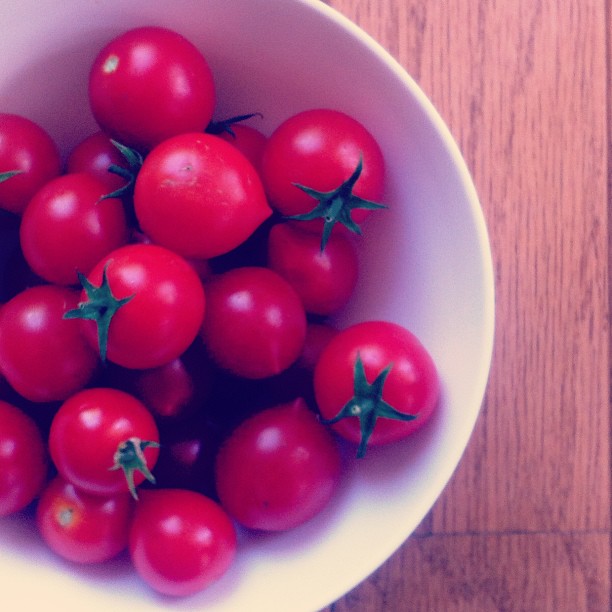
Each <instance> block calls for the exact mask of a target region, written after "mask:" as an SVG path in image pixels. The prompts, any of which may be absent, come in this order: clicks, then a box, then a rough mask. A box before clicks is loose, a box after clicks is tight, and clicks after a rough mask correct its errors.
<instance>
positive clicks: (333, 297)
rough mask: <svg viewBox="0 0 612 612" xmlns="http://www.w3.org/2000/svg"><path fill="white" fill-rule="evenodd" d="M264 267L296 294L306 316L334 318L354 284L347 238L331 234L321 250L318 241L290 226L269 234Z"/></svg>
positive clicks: (283, 225)
mask: <svg viewBox="0 0 612 612" xmlns="http://www.w3.org/2000/svg"><path fill="white" fill-rule="evenodd" d="M268 266H269V267H270V268H271V269H272V270H274V271H275V272H278V273H279V274H280V275H281V276H282V277H283V278H284V279H285V280H287V281H288V282H289V284H290V285H291V286H292V287H293V288H294V289H295V290H296V291H297V292H298V295H299V296H300V298H301V299H302V303H303V304H304V309H305V310H306V312H307V313H310V314H317V315H330V314H334V313H335V312H337V311H338V310H340V309H341V308H342V307H344V306H345V305H346V304H347V303H348V301H349V299H350V297H351V295H352V294H353V290H354V289H355V285H356V284H357V251H356V250H355V247H354V245H353V242H352V240H351V237H350V236H347V235H345V234H333V235H332V236H330V237H329V240H328V241H327V244H326V246H325V248H324V249H323V250H321V244H320V239H319V237H318V236H317V235H316V234H313V233H312V232H307V231H304V230H302V229H301V228H299V227H297V226H296V224H294V223H278V224H277V225H275V226H274V227H273V228H272V229H271V230H270V234H269V239H268Z"/></svg>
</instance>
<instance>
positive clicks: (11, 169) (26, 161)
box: [0, 113, 61, 214]
mask: <svg viewBox="0 0 612 612" xmlns="http://www.w3.org/2000/svg"><path fill="white" fill-rule="evenodd" d="M60 170H61V160H60V154H59V151H58V149H57V147H56V145H55V143H54V142H53V140H52V139H51V136H49V134H47V132H46V131H45V130H44V129H43V128H42V127H40V126H39V125H38V124H37V123H34V122H33V121H30V119H27V118H25V117H21V116H20V115H12V114H8V113H0V208H3V209H5V210H8V211H10V212H13V213H17V214H21V213H22V212H23V209H24V208H25V207H26V205H27V204H28V202H29V201H30V198H31V197H32V196H33V195H34V194H35V193H36V192H37V191H38V190H39V189H40V187H42V186H43V185H44V184H45V183H46V182H47V181H49V180H51V179H52V178H54V177H56V176H57V175H58V174H59V173H60ZM13 173H17V174H13Z"/></svg>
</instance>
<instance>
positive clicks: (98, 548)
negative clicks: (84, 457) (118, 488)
mask: <svg viewBox="0 0 612 612" xmlns="http://www.w3.org/2000/svg"><path fill="white" fill-rule="evenodd" d="M133 503H134V500H133V499H132V497H131V496H130V495H129V494H128V493H119V494H117V495H109V496H101V495H90V494H88V493H85V492H84V491H81V490H80V489H78V488H77V487H75V486H74V485H73V484H71V483H70V482H68V481H66V480H64V479H63V478H62V477H61V476H56V477H55V478H54V479H53V480H52V481H51V482H50V483H49V484H48V485H47V486H46V487H45V489H44V491H43V492H42V494H41V496H40V500H39V502H38V506H37V508H36V526H37V528H38V531H39V533H40V535H41V536H42V539H43V540H44V541H45V543H46V544H47V546H49V548H50V549H51V550H52V551H53V552H55V553H56V554H58V555H60V556H61V557H63V558H64V559H68V560H69V561H74V562H76V563H83V564H89V563H101V562H103V561H108V560H110V559H112V558H114V557H116V556H117V555H118V554H119V553H120V552H121V551H123V550H125V549H126V548H127V545H128V535H129V529H130V523H131V518H132V512H133Z"/></svg>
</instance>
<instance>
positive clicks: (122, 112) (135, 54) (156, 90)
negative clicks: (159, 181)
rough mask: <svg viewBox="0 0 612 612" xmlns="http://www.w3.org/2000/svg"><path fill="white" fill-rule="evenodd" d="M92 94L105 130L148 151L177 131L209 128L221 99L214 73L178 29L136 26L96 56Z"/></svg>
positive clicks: (90, 96) (143, 150)
mask: <svg viewBox="0 0 612 612" xmlns="http://www.w3.org/2000/svg"><path fill="white" fill-rule="evenodd" d="M89 100H90V105H91V109H92V112H93V115H94V117H95V119H96V121H97V122H98V124H99V125H100V127H101V128H102V130H103V131H104V132H106V133H107V134H109V135H110V136H112V137H113V138H114V139H115V140H118V141H119V142H121V143H122V144H124V145H128V146H130V147H134V148H135V149H139V150H141V152H143V153H144V152H146V151H148V150H150V149H152V148H153V147H154V146H155V145H156V144H159V143H160V142H161V141H162V140H165V139H167V138H170V137H171V136H175V135H176V134H182V133H184V132H192V131H203V130H204V128H205V127H206V126H207V125H208V123H209V121H210V119H211V117H212V114H213V110H214V105H215V89H214V81H213V75H212V72H211V70H210V67H209V66H208V63H207V62H206V59H205V58H204V56H203V55H202V54H201V53H200V51H199V50H198V49H197V48H196V47H195V46H194V45H193V44H192V43H191V42H190V41H188V40H187V39H186V38H184V37H183V36H181V35H180V34H178V33H177V32H173V31H171V30H168V29H165V28H161V27H141V28H135V29H132V30H129V31H127V32H125V33H124V34H122V35H120V36H118V37H116V38H115V39H113V40H111V41H110V42H109V43H108V44H107V45H106V46H105V47H104V48H103V49H102V50H101V51H100V53H99V54H98V56H97V57H96V59H95V61H94V63H93V65H92V67H91V72H90V75H89Z"/></svg>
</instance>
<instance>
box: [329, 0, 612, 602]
mask: <svg viewBox="0 0 612 612" xmlns="http://www.w3.org/2000/svg"><path fill="white" fill-rule="evenodd" d="M327 3H328V4H330V5H331V6H333V7H334V8H336V9H338V10H339V11H340V12H342V13H344V14H345V15H346V16H347V17H349V19H351V20H353V21H355V22H356V23H357V24H358V25H360V26H361V27H362V28H363V29H364V30H365V31H366V32H368V33H369V34H371V35H372V36H373V37H374V38H375V39H376V40H378V41H379V42H380V43H381V44H382V45H383V46H384V47H386V48H387V49H388V50H389V51H390V52H391V53H392V54H393V55H394V56H395V57H396V58H397V59H398V60H399V61H400V63H402V65H403V66H404V67H405V68H406V69H407V70H408V72H409V73H410V74H411V75H412V76H413V77H414V78H415V79H416V80H417V82H418V83H419V84H420V85H421V87H422V88H423V90H424V91H425V93H426V94H427V95H428V96H429V97H430V98H431V100H432V101H433V103H434V104H435V106H436V107H437V108H438V110H439V111H440V114H441V115H442V117H443V118H444V120H445V121H446V122H447V124H448V126H449V128H450V130H451V132H452V133H453V134H454V136H455V138H456V139H457V142H458V144H459V146H460V148H461V150H462V151H463V153H464V156H465V158H466V161H467V163H468V166H469V167H470V169H471V171H472V174H473V177H474V182H475V184H476V187H477V190H478V192H479V194H480V198H481V201H482V206H483V209H484V212H485V216H486V219H487V223H488V226H489V232H490V237H491V244H492V249H493V257H494V264H495V273H496V285H497V286H496V298H497V306H496V317H497V322H496V345H495V351H494V358H493V367H492V371H491V378H490V382H489V387H488V391H487V395H486V398H485V403H484V406H483V411H482V415H481V417H480V419H479V421H478V423H477V426H476V429H475V432H474V435H473V438H472V440H471V442H470V445H469V447H468V449H467V451H466V454H465V456H464V458H463V460H462V462H461V464H460V466H459V468H458V470H457V472H456V474H455V476H454V477H453V479H452V480H451V482H450V483H449V486H448V487H447V488H446V490H445V491H444V493H443V494H442V496H441V498H440V499H439V500H438V502H437V503H436V505H435V506H434V508H433V509H432V511H431V512H430V513H429V515H428V516H427V518H426V519H425V521H424V522H423V524H422V525H421V526H420V527H419V528H418V529H417V531H416V533H415V535H414V537H413V538H411V539H410V540H409V541H408V542H407V543H406V544H405V545H404V547H402V549H401V550H400V551H399V552H398V553H397V554H396V555H395V556H394V557H392V559H390V560H389V562H388V563H387V564H385V565H384V566H383V567H382V568H381V569H380V570H379V571H378V572H376V574H375V575H374V576H372V577H371V578H370V579H369V580H367V581H366V582H364V583H363V584H362V585H360V586H359V587H358V588H357V589H355V590H354V591H353V592H352V593H350V594H348V595H347V596H346V597H345V598H343V599H342V600H341V601H340V602H337V603H336V604H335V606H334V607H333V609H334V610H335V611H336V612H339V611H344V610H349V609H350V610H356V611H358V612H361V611H368V612H370V611H372V612H378V611H385V612H386V611H391V610H411V611H417V612H420V611H429V610H432V611H454V610H458V611H464V610H466V611H467V610H469V611H472V610H474V611H481V610H529V611H531V610H534V611H538V612H539V611H540V610H549V609H550V610H552V609H555V610H557V611H565V610H567V611H568V612H569V611H582V610H585V611H589V612H590V611H591V610H594V611H595V612H599V611H600V610H601V611H605V610H608V609H609V607H610V397H609V394H610V328H609V302H610V283H609V269H610V252H611V250H610V214H611V213H610V205H609V199H608V193H609V189H608V181H609V177H612V174H611V173H610V167H609V159H608V158H609V143H610V142H611V141H612V127H611V125H610V117H611V116H612V114H611V113H612V111H611V110H610V108H609V105H608V100H609V99H610V98H611V97H612V95H611V92H609V91H607V88H608V87H609V74H610V73H609V70H610V67H609V65H608V63H609V58H610V57H611V56H612V50H611V49H606V45H607V44H610V43H609V41H610V39H611V38H612V37H611V35H610V34H611V32H610V29H611V26H612V21H611V19H612V17H611V15H610V6H609V2H607V1H606V0H567V1H564V2H559V1H558V0H445V1H442V0H329V2H327Z"/></svg>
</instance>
